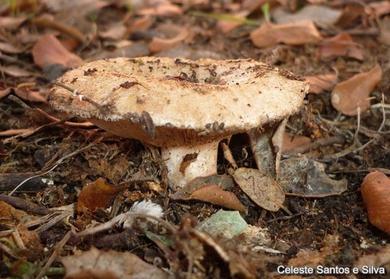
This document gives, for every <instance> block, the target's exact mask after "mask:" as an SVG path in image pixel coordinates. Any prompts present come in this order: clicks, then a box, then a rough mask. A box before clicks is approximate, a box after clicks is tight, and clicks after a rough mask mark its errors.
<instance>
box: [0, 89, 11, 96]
mask: <svg viewBox="0 0 390 279" xmlns="http://www.w3.org/2000/svg"><path fill="white" fill-rule="evenodd" d="M10 93H11V88H6V89H0V99H1V98H4V97H6V96H8V95H9V94H10Z"/></svg>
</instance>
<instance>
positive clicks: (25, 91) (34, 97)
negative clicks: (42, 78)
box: [15, 88, 48, 103]
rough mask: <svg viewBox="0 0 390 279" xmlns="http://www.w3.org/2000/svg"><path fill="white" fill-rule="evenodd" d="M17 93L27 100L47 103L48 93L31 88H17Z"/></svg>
mask: <svg viewBox="0 0 390 279" xmlns="http://www.w3.org/2000/svg"><path fill="white" fill-rule="evenodd" d="M15 94H16V96H18V97H20V98H21V99H23V100H25V101H29V102H37V103H47V97H48V94H46V93H42V92H39V91H34V90H32V89H29V88H15Z"/></svg>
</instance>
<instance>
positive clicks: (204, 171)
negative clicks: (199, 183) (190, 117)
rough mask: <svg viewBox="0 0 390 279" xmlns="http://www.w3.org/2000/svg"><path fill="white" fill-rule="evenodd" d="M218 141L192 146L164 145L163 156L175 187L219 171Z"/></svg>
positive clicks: (169, 176)
mask: <svg viewBox="0 0 390 279" xmlns="http://www.w3.org/2000/svg"><path fill="white" fill-rule="evenodd" d="M218 143H219V140H218V141H212V142H209V143H202V144H198V145H191V146H175V147H162V148H161V157H162V159H163V160H164V161H165V163H166V166H167V169H168V180H169V181H170V183H171V184H172V186H173V187H176V188H182V187H184V186H185V185H186V184H187V183H188V182H190V181H191V180H193V179H195V178H197V177H201V176H209V175H213V174H216V173H217V156H218Z"/></svg>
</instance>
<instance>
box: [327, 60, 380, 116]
mask: <svg viewBox="0 0 390 279" xmlns="http://www.w3.org/2000/svg"><path fill="white" fill-rule="evenodd" d="M381 79H382V68H381V66H379V65H376V66H375V67H374V68H372V69H371V70H370V71H368V72H364V73H360V74H357V75H354V76H353V77H351V78H350V79H348V80H345V81H342V82H340V83H338V84H337V85H336V87H335V88H334V89H333V91H332V96H331V101H332V105H333V107H334V108H335V109H336V110H337V111H339V112H341V113H343V114H346V115H351V116H352V115H357V114H358V108H360V112H363V111H366V110H367V109H368V108H369V107H370V99H369V97H370V94H371V92H372V91H373V90H374V88H375V87H376V86H377V84H378V83H379V82H380V81H381Z"/></svg>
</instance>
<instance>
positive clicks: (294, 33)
mask: <svg viewBox="0 0 390 279" xmlns="http://www.w3.org/2000/svg"><path fill="white" fill-rule="evenodd" d="M250 38H251V40H252V42H253V44H254V45H255V46H257V47H260V48H262V47H271V46H274V45H276V44H278V43H285V44H288V45H303V44H308V43H317V42H319V41H321V39H322V37H321V34H320V32H318V30H317V28H316V27H315V25H314V23H313V22H312V21H310V20H303V21H298V22H293V23H286V24H272V23H264V24H262V25H261V26H260V27H259V28H257V29H256V30H254V31H252V32H251V34H250Z"/></svg>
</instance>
